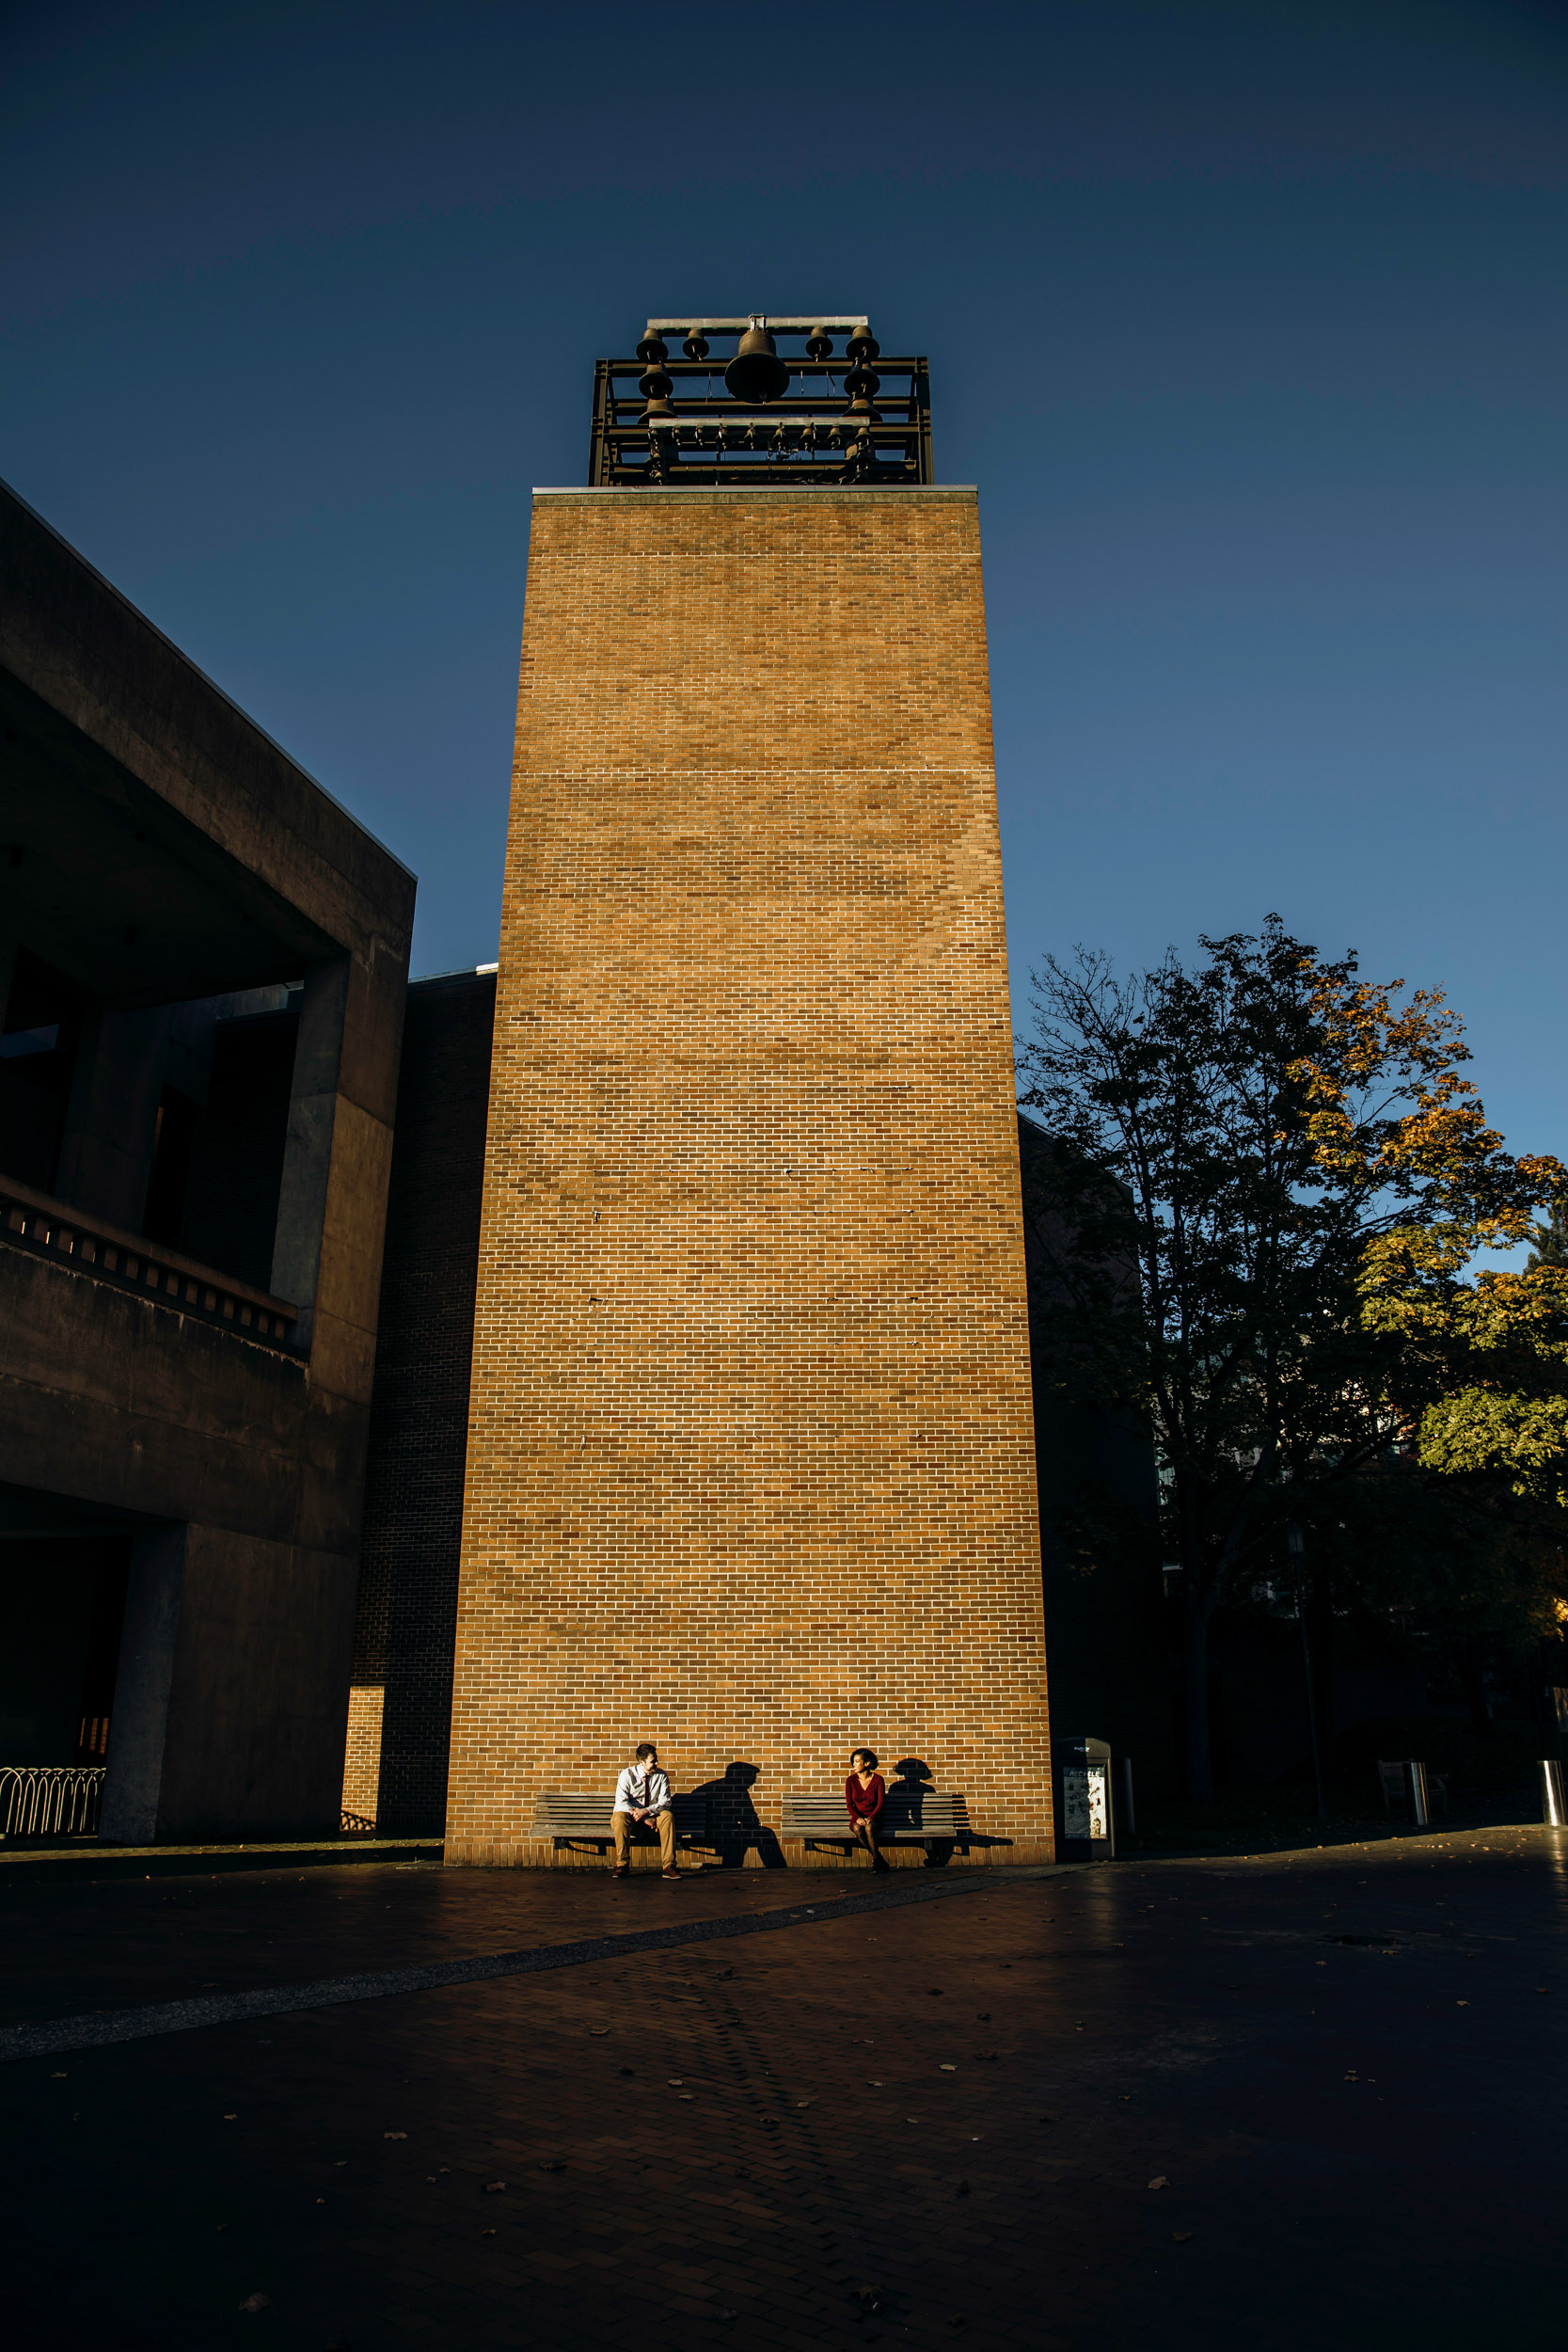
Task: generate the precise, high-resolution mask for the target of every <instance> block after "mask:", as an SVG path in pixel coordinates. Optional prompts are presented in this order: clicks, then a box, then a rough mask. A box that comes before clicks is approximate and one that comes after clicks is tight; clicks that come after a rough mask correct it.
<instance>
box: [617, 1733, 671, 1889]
mask: <svg viewBox="0 0 1568 2352" xmlns="http://www.w3.org/2000/svg"><path fill="white" fill-rule="evenodd" d="M634 1821H651V1822H652V1823H653V1825H654V1827H655V1828H656V1829H657V1832H658V1851H659V1858H660V1860H661V1861H662V1862H663V1865H664V1876H665V1877H666V1878H667V1879H678V1878H679V1876H680V1872H679V1871H678V1870H677V1869H676V1867H675V1814H674V1808H673V1805H672V1804H671V1803H670V1775H669V1773H668V1772H660V1771H659V1769H658V1750H657V1748H656V1747H655V1745H654V1743H653V1741H652V1740H643V1742H642V1744H641V1747H640V1748H639V1749H638V1751H637V1761H636V1763H635V1764H628V1765H627V1766H626V1771H625V1772H623V1773H622V1774H621V1777H620V1779H619V1780H618V1781H617V1782H616V1784H615V1810H614V1812H613V1813H612V1814H611V1815H610V1834H611V1836H613V1837H614V1840H615V1876H616V1877H617V1878H618V1879H624V1878H625V1877H626V1872H627V1871H628V1870H629V1869H630V1868H631V1855H630V1853H629V1851H628V1848H629V1847H630V1844H631V1831H632V1823H633V1822H634Z"/></svg>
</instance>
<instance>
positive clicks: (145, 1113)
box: [58, 1005, 169, 1233]
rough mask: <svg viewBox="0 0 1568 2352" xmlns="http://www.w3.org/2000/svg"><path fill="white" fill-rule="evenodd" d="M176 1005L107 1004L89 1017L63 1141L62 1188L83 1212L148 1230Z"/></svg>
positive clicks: (64, 1195)
mask: <svg viewBox="0 0 1568 2352" xmlns="http://www.w3.org/2000/svg"><path fill="white" fill-rule="evenodd" d="M168 1023H169V1011H168V1008H167V1006H166V1005H159V1006H155V1007H153V1008H152V1009H151V1010H150V1011H135V1012H131V1011H125V1010H123V1009H121V1008H120V1007H119V1006H117V1005H100V1006H98V1007H97V1008H96V1009H94V1010H93V1011H91V1012H89V1013H88V1014H87V1018H86V1020H85V1021H84V1022H83V1024H82V1036H81V1042H80V1044H79V1045H78V1047H77V1050H76V1069H75V1073H74V1074H73V1076H72V1078H71V1097H70V1100H69V1102H68V1103H67V1104H66V1115H65V1134H64V1136H63V1137H62V1138H61V1142H60V1173H59V1178H58V1184H59V1193H60V1198H61V1200H69V1201H70V1203H71V1207H72V1208H75V1209H80V1210H81V1211H82V1213H83V1214H84V1216H101V1217H103V1219H104V1220H105V1222H106V1223H108V1224H110V1225H120V1226H123V1227H124V1228H125V1230H126V1231H127V1232H132V1233H136V1232H140V1231H141V1220H142V1212H143V1210H144V1209H145V1208H146V1206H147V1184H148V1179H149V1177H150V1175H151V1173H152V1153H153V1150H154V1147H155V1144H156V1142H157V1135H158V1098H159V1096H160V1095H161V1093H162V1092H163V1086H164V1059H165V1052H166V1043H167V1037H168Z"/></svg>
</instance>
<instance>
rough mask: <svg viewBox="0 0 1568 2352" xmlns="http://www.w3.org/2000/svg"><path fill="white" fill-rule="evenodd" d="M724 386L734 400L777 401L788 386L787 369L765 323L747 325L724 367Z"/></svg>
mask: <svg viewBox="0 0 1568 2352" xmlns="http://www.w3.org/2000/svg"><path fill="white" fill-rule="evenodd" d="M724 389H725V390H726V391H727V392H728V393H729V394H730V396H731V398H732V399H734V400H743V401H746V402H748V403H749V402H751V401H753V400H777V399H778V397H779V395H780V393H781V392H786V391H787V390H788V389H789V370H788V369H787V368H786V367H785V366H784V361H783V360H782V359H781V358H780V357H779V347H778V345H777V343H776V342H774V341H773V338H772V336H771V335H770V334H769V333H768V329H767V327H766V326H749V327H748V328H747V329H746V332H745V334H744V335H742V337H741V338H740V349H739V350H738V351H737V352H736V355H735V358H733V359H732V360H731V361H730V364H729V366H728V367H727V368H726V369H725V370H724Z"/></svg>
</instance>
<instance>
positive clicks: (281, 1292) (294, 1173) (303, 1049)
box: [272, 956, 353, 1342]
mask: <svg viewBox="0 0 1568 2352" xmlns="http://www.w3.org/2000/svg"><path fill="white" fill-rule="evenodd" d="M352 961H353V960H352V958H350V957H348V956H343V957H341V959H340V960H339V961H337V962H334V963H319V964H317V965H315V966H314V967H313V968H312V969H311V970H310V971H309V972H308V973H307V974H306V976H305V997H304V1002H303V1003H302V1004H301V1006H300V1009H299V1035H298V1039H297V1041H296V1042H295V1045H294V1075H293V1090H292V1092H291V1094H290V1097H289V1140H288V1144H287V1146H286V1148H285V1151H284V1154H283V1184H282V1190H281V1192H280V1193H279V1195H278V1202H277V1236H276V1238H275V1240H274V1243H273V1257H272V1289H273V1293H274V1295H275V1296H277V1297H278V1298H287V1299H291V1300H292V1301H293V1304H294V1305H295V1306H296V1307H297V1308H298V1309H299V1311H300V1314H299V1323H298V1326H297V1335H298V1337H299V1338H300V1339H301V1340H302V1341H305V1342H309V1340H310V1338H311V1337H312V1334H313V1332H314V1328H315V1314H316V1285H317V1281H318V1279H320V1275H321V1256H322V1233H323V1229H324V1227H325V1221H326V1196H327V1185H328V1181H329V1177H330V1174H331V1168H332V1139H333V1133H334V1130H335V1128H336V1125H337V1113H338V1080H339V1072H340V1069H341V1063H342V1056H343V1023H344V1018H345V1015H346V1013H347V1009H348V996H349V978H350V972H351V968H352Z"/></svg>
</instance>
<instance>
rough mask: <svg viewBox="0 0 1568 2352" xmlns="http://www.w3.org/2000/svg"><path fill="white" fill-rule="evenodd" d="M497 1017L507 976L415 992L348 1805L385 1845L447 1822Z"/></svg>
mask: <svg viewBox="0 0 1568 2352" xmlns="http://www.w3.org/2000/svg"><path fill="white" fill-rule="evenodd" d="M495 1008H496V982H495V978H494V976H493V975H490V974H485V973H471V972H465V973H457V974H451V975H443V976H442V977H440V978H437V979H430V980H417V981H416V982H415V983H414V985H413V986H412V987H411V988H410V989H409V992H408V1009H407V1016H406V1020H405V1023H404V1033H403V1061H402V1066H401V1070H400V1073H399V1081H398V1108H397V1129H396V1135H395V1138H394V1142H393V1147H392V1171H391V1181H390V1184H389V1187H388V1200H387V1247H386V1255H385V1257H384V1258H383V1261H382V1278H381V1320H380V1326H379V1328H378V1332H377V1337H376V1352H375V1388H374V1392H373V1396H372V1406H371V1432H370V1456H369V1463H368V1467H367V1474H366V1482H365V1520H364V1542H363V1549H362V1551H361V1555H360V1560H361V1565H360V1572H359V1606H358V1617H357V1623H356V1641H355V1660H354V1686H355V1699H354V1712H353V1714H352V1715H351V1720H350V1735H349V1736H350V1754H349V1758H348V1767H349V1771H348V1772H345V1780H344V1791H345V1793H344V1797H343V1803H344V1804H345V1805H347V1806H348V1807H349V1809H350V1810H351V1811H353V1812H356V1813H364V1814H371V1815H373V1816H374V1817H375V1820H376V1822H377V1825H378V1827H379V1828H380V1829H381V1831H382V1832H383V1834H384V1835H386V1836H406V1837H415V1836H435V1837H438V1836H440V1834H441V1829H442V1825H443V1822H444V1820H445V1817H446V1804H447V1741H448V1735H449V1731H450V1726H451V1661H452V1644H453V1640H454V1629H455V1625H456V1619H457V1555H458V1540H459V1536H460V1534H461V1532H462V1524H463V1460H464V1453H465V1449H466V1442H467V1420H468V1367H469V1359H470V1354H471V1349H472V1340H473V1318H474V1284H475V1279H476V1275H477V1269H478V1263H479V1207H480V1187H481V1182H482V1178H483V1165H484V1114H485V1104H486V1102H487V1100H488V1095H489V1082H490V1040H491V1032H492V1029H493V1027H494V1024H495ZM377 1691H379V1692H381V1694H382V1695H381V1700H380V1705H379V1712H378V1711H377V1707H376V1703H375V1701H374V1699H373V1697H372V1693H374V1692H377ZM349 1772H352V1777H353V1780H354V1786H355V1789H356V1792H357V1798H358V1801H357V1802H354V1801H351V1799H350V1797H349V1795H348V1793H347V1789H348V1778H349Z"/></svg>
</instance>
